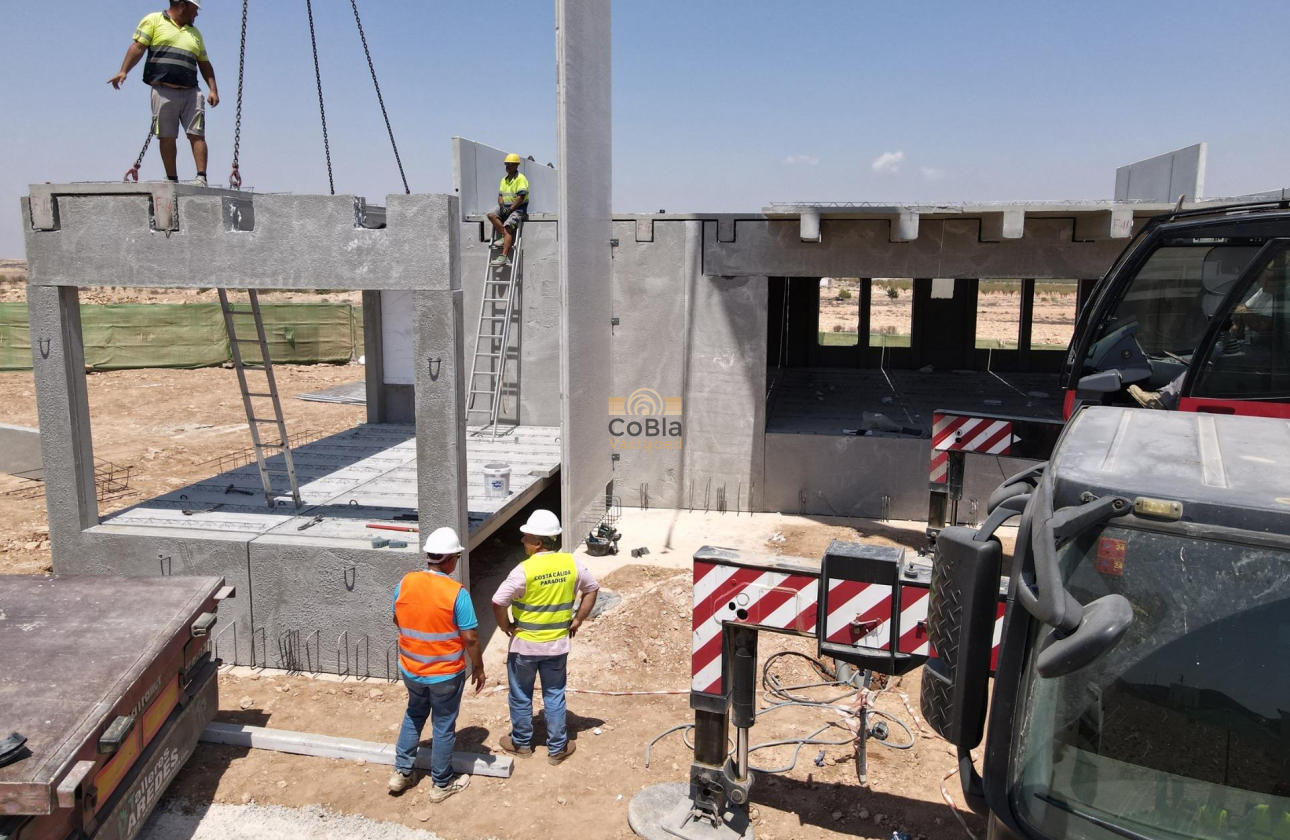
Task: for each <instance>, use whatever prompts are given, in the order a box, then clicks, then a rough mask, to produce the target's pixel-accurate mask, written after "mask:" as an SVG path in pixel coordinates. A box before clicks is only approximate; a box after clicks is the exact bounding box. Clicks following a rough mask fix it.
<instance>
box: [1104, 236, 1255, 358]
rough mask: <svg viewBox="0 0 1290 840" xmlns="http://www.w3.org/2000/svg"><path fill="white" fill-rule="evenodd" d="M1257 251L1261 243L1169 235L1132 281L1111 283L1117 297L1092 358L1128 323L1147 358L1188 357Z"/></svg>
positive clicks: (1111, 290) (1113, 292) (1111, 289)
mask: <svg viewBox="0 0 1290 840" xmlns="http://www.w3.org/2000/svg"><path fill="white" fill-rule="evenodd" d="M1258 252H1259V245H1258V244H1254V243H1251V242H1246V241H1242V240H1230V239H1221V240H1214V239H1176V238H1175V239H1169V240H1165V241H1164V242H1163V243H1162V244H1161V245H1159V246H1157V247H1156V248H1155V249H1154V250H1153V251H1152V252H1151V253H1150V254H1149V255H1148V256H1147V258H1146V261H1145V262H1143V263H1142V265H1141V266H1140V267H1139V268H1138V270H1137V272H1136V273H1135V274H1134V275H1133V277H1132V278H1131V279H1130V280H1128V282H1124V283H1115V284H1114V285H1113V286H1112V287H1108V292H1109V293H1110V294H1115V295H1118V299H1117V300H1116V301H1115V304H1114V307H1113V308H1112V309H1111V310H1110V311H1109V312H1108V313H1107V316H1106V317H1105V318H1104V320H1103V321H1102V323H1100V324H1098V325H1097V331H1096V333H1095V334H1094V335H1093V337H1092V340H1091V341H1090V342H1089V358H1090V359H1091V358H1092V357H1093V354H1094V352H1095V349H1096V348H1097V346H1098V342H1099V341H1101V340H1102V339H1103V338H1106V337H1107V336H1109V335H1111V334H1112V333H1114V332H1116V331H1117V330H1120V329H1122V328H1126V327H1129V328H1136V332H1135V338H1136V339H1137V342H1138V345H1139V347H1141V348H1142V352H1143V353H1145V354H1146V355H1147V356H1148V357H1149V358H1161V357H1164V356H1166V355H1168V354H1171V353H1172V354H1175V355H1178V356H1190V354H1191V353H1192V352H1193V351H1194V350H1195V349H1196V345H1197V344H1199V343H1200V340H1201V339H1202V338H1203V337H1204V335H1205V329H1206V327H1207V326H1208V325H1209V319H1210V318H1211V317H1213V315H1214V313H1215V312H1216V311H1217V309H1218V306H1219V304H1220V303H1222V302H1223V297H1224V296H1225V295H1226V294H1227V292H1228V290H1229V289H1230V288H1231V285H1232V283H1233V282H1234V281H1235V280H1236V279H1237V278H1238V277H1239V276H1240V274H1241V272H1242V271H1244V270H1245V267H1246V266H1247V265H1249V263H1250V261H1251V260H1252V259H1253V258H1254V255H1255V254H1257V253H1258ZM1090 372H1092V371H1090V370H1088V368H1087V366H1086V368H1085V373H1090Z"/></svg>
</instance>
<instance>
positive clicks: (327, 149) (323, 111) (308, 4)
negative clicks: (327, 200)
mask: <svg viewBox="0 0 1290 840" xmlns="http://www.w3.org/2000/svg"><path fill="white" fill-rule="evenodd" d="M305 11H306V12H308V14H309V40H310V42H311V43H312V44H313V48H314V78H316V79H317V80H318V113H319V115H320V116H321V117H322V131H323V152H324V153H325V154H326V155H327V184H328V186H329V187H330V188H331V194H332V195H335V194H336V179H335V178H334V177H333V176H332V171H331V141H330V140H329V139H328V138H327V107H326V106H325V105H324V104H323V89H322V70H321V69H320V68H319V67H318V36H317V35H316V34H315V33H314V5H313V0H305Z"/></svg>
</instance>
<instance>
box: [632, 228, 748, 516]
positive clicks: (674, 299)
mask: <svg viewBox="0 0 1290 840" xmlns="http://www.w3.org/2000/svg"><path fill="white" fill-rule="evenodd" d="M636 228H637V224H636V222H635V221H632V220H619V221H616V222H614V238H616V239H617V240H618V243H619V244H618V247H617V248H615V249H614V266H613V268H614V313H615V315H616V316H617V317H618V320H619V323H618V324H617V325H616V326H614V328H613V332H614V356H613V370H614V396H615V397H618V398H622V399H624V400H626V399H627V398H628V397H630V396H631V394H633V393H634V392H635V391H636V390H637V389H640V388H650V389H652V390H654V391H655V392H657V393H658V394H659V395H661V396H662V397H664V398H665V399H666V398H673V397H676V398H684V397H685V381H686V380H685V378H686V369H685V360H686V348H687V347H688V346H689V343H690V329H689V326H690V325H689V322H688V320H687V317H686V313H687V311H688V310H687V302H688V295H689V290H690V285H691V282H692V280H693V278H695V277H698V276H699V275H698V260H699V222H697V221H691V222H682V221H667V222H663V221H660V222H655V223H654V224H653V225H652V231H653V232H652V234H651V235H650V237H648V238H647V239H646V241H637V238H636ZM683 405H684V403H683ZM750 410H751V406H750ZM675 419H677V420H682V421H684V420H685V417H684V416H682V417H678V418H675ZM684 431H685V428H684V423H683V424H682V440H681V443H682V444H683V445H684V442H685V436H684ZM611 434H612V430H611ZM620 437H621V438H622V440H623V441H626V440H628V439H629V438H628V437H627V436H625V435H624V436H612V442H613V443H614V444H615V445H617V444H618V443H619V442H620ZM666 441H669V437H667V436H664V437H662V438H661V439H660V442H666ZM614 451H615V453H616V454H617V455H618V456H619V460H617V461H615V462H614V487H615V488H616V491H617V493H618V495H619V497H620V498H621V499H622V502H623V504H624V505H628V506H631V507H676V506H678V505H679V504H680V501H681V495H682V494H681V492H680V488H681V486H682V476H683V472H684V471H683V470H682V464H681V456H682V450H677V449H661V450H654V451H649V452H644V451H640V450H628V449H621V450H620V449H617V448H616V449H615V450H614Z"/></svg>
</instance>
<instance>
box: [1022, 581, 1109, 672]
mask: <svg viewBox="0 0 1290 840" xmlns="http://www.w3.org/2000/svg"><path fill="white" fill-rule="evenodd" d="M1132 624H1133V605H1131V604H1130V603H1129V600H1128V599H1127V598H1125V597H1124V596H1123V595H1103V596H1102V597H1101V598H1098V599H1097V600H1096V601H1094V602H1093V603H1091V604H1089V605H1088V606H1086V607H1084V614H1083V615H1082V616H1081V617H1080V622H1079V626H1078V627H1076V628H1075V630H1074V631H1073V632H1071V633H1067V634H1063V633H1061V632H1060V631H1058V630H1052V631H1050V632H1049V633H1048V636H1047V637H1046V638H1045V639H1044V641H1043V643H1042V644H1041V645H1040V647H1039V658H1038V660H1037V661H1036V663H1035V670H1037V671H1038V672H1039V676H1041V677H1045V678H1049V679H1051V678H1053V677H1064V676H1066V675H1067V674H1073V673H1075V672H1076V671H1078V670H1079V669H1080V668H1083V667H1084V666H1086V665H1090V664H1092V663H1093V662H1094V661H1095V660H1096V659H1097V658H1098V657H1100V656H1102V654H1104V653H1106V652H1107V651H1109V650H1110V649H1111V648H1113V647H1115V646H1116V645H1117V644H1119V643H1120V639H1121V638H1123V637H1124V634H1125V632H1126V631H1128V629H1129V627H1130V626H1131V625H1132Z"/></svg>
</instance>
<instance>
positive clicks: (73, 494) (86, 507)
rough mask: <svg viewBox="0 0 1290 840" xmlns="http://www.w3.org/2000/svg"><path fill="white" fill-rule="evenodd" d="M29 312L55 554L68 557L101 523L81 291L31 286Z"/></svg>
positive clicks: (59, 556)
mask: <svg viewBox="0 0 1290 840" xmlns="http://www.w3.org/2000/svg"><path fill="white" fill-rule="evenodd" d="M27 310H28V317H29V319H30V324H31V357H32V368H33V370H34V372H35V379H36V407H37V410H38V412H39V416H40V445H41V455H42V458H43V459H44V465H45V506H46V509H47V510H48V512H49V540H50V544H51V546H52V548H53V554H54V557H55V558H67V557H68V556H69V554H71V553H73V552H75V551H76V547H77V545H78V544H79V540H80V534H81V531H84V530H85V529H86V528H92V527H93V526H95V525H97V524H98V522H99V509H98V499H97V496H96V493H95V488H94V444H93V441H92V439H91V437H90V403H89V395H88V394H87V392H86V388H85V348H84V345H83V344H82V341H81V309H80V295H79V293H78V292H77V290H76V289H75V288H74V287H71V286H29V287H28V288H27ZM54 570H55V571H60V568H59V567H58V566H55V569H54Z"/></svg>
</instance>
